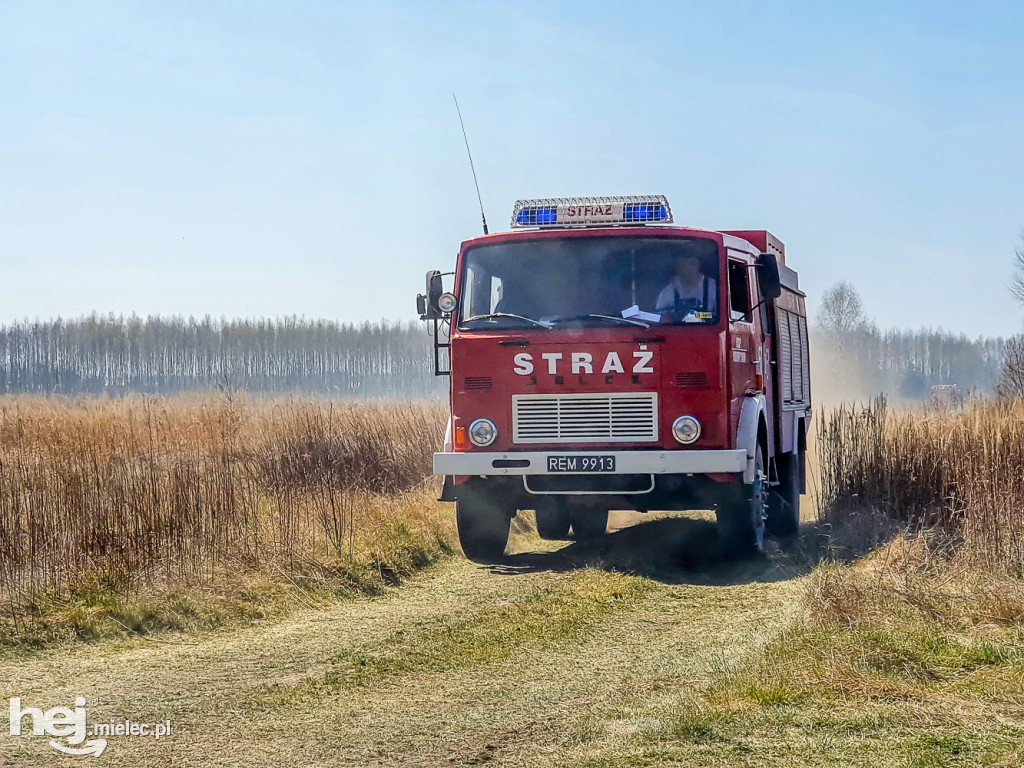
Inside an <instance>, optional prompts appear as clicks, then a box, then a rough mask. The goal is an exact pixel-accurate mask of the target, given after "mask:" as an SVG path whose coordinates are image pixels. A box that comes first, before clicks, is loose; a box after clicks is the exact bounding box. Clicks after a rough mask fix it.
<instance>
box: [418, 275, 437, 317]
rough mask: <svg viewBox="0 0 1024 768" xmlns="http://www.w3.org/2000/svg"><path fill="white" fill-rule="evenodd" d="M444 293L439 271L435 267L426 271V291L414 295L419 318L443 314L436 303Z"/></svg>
mask: <svg viewBox="0 0 1024 768" xmlns="http://www.w3.org/2000/svg"><path fill="white" fill-rule="evenodd" d="M442 293H444V286H442V285H441V273H440V271H438V270H436V269H431V270H430V271H428V272H427V292H426V294H422V293H421V294H419V295H418V296H417V297H416V311H417V312H419V315H420V319H421V320H433V319H436V318H439V317H441V315H442V314H443V313H442V312H441V308H440V307H439V306H438V305H437V300H438V299H440V298H441V294H442Z"/></svg>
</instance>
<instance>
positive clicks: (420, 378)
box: [0, 315, 444, 397]
mask: <svg viewBox="0 0 1024 768" xmlns="http://www.w3.org/2000/svg"><path fill="white" fill-rule="evenodd" d="M432 355H433V351H432V346H431V340H430V338H429V337H428V336H427V332H426V328H425V327H424V326H423V325H421V324H419V323H407V322H391V321H387V320H382V321H380V322H365V323H359V324H350V323H338V322H333V321H329V320H306V319H300V318H294V317H293V318H280V319H273V320H216V319H211V318H209V317H206V318H201V319H196V318H188V319H185V318H179V317H170V318H166V317H149V318H146V319H142V318H139V317H128V318H125V317H119V316H113V315H108V316H97V315H93V316H90V317H85V318H79V319H74V320H61V319H57V320H52V321H36V322H19V323H13V324H10V325H6V326H0V392H7V393H18V392H38V393H56V394H98V393H101V392H106V393H123V392H143V393H161V394H172V393H177V392H183V391H187V390H195V389H210V388H216V387H222V386H228V387H231V388H243V389H247V390H249V391H252V392H257V393H271V392H303V393H315V392H322V393H331V394H335V395H340V396H348V395H352V396H361V397H418V396H423V395H432V394H437V393H440V392H443V391H444V381H443V380H440V379H438V378H437V377H435V376H434V374H433V357H432Z"/></svg>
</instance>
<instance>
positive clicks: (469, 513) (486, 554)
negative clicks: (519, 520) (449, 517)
mask: <svg viewBox="0 0 1024 768" xmlns="http://www.w3.org/2000/svg"><path fill="white" fill-rule="evenodd" d="M514 514H515V510H514V509H508V508H507V507H506V505H503V504H501V503H499V502H497V501H496V500H495V499H493V498H491V497H489V496H487V495H486V494H483V493H479V492H476V491H472V490H460V491H459V498H458V499H457V500H456V502H455V523H456V525H457V527H458V529H459V544H460V545H461V546H462V551H463V553H464V554H465V555H466V557H467V558H469V559H470V560H472V561H473V562H474V563H496V562H499V561H500V560H501V559H502V557H503V556H504V554H505V547H506V546H507V545H508V532H509V528H510V527H511V524H512V517H513V515H514Z"/></svg>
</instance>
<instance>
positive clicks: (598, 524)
mask: <svg viewBox="0 0 1024 768" xmlns="http://www.w3.org/2000/svg"><path fill="white" fill-rule="evenodd" d="M569 519H570V520H571V521H572V532H573V534H575V536H576V539H577V540H583V539H596V538H597V537H598V536H604V534H605V531H607V530H608V510H607V509H574V510H573V511H572V512H570V513H569Z"/></svg>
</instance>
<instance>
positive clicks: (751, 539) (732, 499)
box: [716, 445, 768, 557]
mask: <svg viewBox="0 0 1024 768" xmlns="http://www.w3.org/2000/svg"><path fill="white" fill-rule="evenodd" d="M767 500H768V475H767V473H766V472H765V470H764V453H763V452H762V450H761V446H760V445H759V446H758V447H757V450H756V452H755V454H754V482H752V483H750V484H749V485H748V484H746V483H743V484H742V485H736V486H733V487H732V488H731V489H730V491H729V492H728V493H727V494H726V498H725V499H723V501H722V502H721V503H719V505H718V509H717V511H716V517H717V518H718V534H719V536H720V537H721V539H722V541H723V542H724V544H725V547H726V549H727V550H728V551H729V552H730V553H731V554H733V555H736V556H739V557H749V556H752V555H756V554H758V553H760V552H763V551H764V521H765V512H766V506H767Z"/></svg>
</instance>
